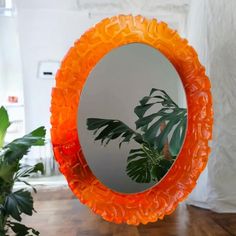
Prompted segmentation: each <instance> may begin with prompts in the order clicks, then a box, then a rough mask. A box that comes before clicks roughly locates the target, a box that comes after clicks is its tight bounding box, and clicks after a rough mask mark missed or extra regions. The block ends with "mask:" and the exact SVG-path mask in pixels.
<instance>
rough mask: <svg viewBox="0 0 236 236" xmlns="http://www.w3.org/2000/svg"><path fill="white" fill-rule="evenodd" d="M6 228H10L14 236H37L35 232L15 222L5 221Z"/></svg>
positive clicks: (37, 233)
mask: <svg viewBox="0 0 236 236" xmlns="http://www.w3.org/2000/svg"><path fill="white" fill-rule="evenodd" d="M7 226H8V227H10V228H11V229H12V231H13V232H14V233H16V236H26V235H39V232H38V231H37V230H35V229H33V228H30V227H27V226H25V225H23V224H20V223H17V222H12V221H7Z"/></svg>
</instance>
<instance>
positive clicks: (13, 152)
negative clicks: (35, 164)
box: [3, 127, 46, 163]
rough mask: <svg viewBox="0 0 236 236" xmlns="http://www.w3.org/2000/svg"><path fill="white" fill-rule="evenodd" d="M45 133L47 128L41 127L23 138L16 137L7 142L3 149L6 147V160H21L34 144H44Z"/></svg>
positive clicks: (9, 161) (11, 161) (12, 161)
mask: <svg viewBox="0 0 236 236" xmlns="http://www.w3.org/2000/svg"><path fill="white" fill-rule="evenodd" d="M45 134H46V130H45V128H44V127H40V128H38V129H36V130H34V131H33V132H31V133H29V134H27V135H25V136H23V137H22V138H18V139H15V140H14V141H13V142H11V143H9V144H7V145H6V146H4V147H3V149H5V154H4V158H5V160H6V161H7V162H8V163H14V162H18V161H20V160H21V159H22V157H23V156H24V155H26V154H27V153H28V151H29V149H30V148H31V147H32V146H42V145H44V142H45Z"/></svg>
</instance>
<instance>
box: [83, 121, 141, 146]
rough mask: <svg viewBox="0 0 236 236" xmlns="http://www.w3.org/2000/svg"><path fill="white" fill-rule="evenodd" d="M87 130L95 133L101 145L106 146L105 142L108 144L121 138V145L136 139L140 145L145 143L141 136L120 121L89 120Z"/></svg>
mask: <svg viewBox="0 0 236 236" xmlns="http://www.w3.org/2000/svg"><path fill="white" fill-rule="evenodd" d="M87 128H88V130H93V131H94V133H93V134H94V135H95V140H100V141H101V144H104V142H105V144H108V143H109V142H110V141H111V140H114V139H116V138H118V137H121V142H120V145H121V144H122V143H125V142H129V141H130V140H131V139H134V140H135V141H137V142H138V143H142V142H143V141H142V136H141V135H140V134H138V133H136V132H135V131H134V130H132V129H131V128H129V127H128V126H127V125H126V124H124V123H123V122H122V121H120V120H112V119H99V118H88V119H87ZM99 131H100V132H99Z"/></svg>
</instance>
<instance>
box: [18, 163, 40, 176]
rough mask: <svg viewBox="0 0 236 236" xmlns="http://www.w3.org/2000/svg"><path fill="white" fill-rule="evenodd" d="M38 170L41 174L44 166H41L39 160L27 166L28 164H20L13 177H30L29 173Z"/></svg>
mask: <svg viewBox="0 0 236 236" xmlns="http://www.w3.org/2000/svg"><path fill="white" fill-rule="evenodd" d="M38 172H40V173H41V174H44V166H43V163H41V162H40V163H37V164H36V165H34V166H29V165H25V166H20V169H19V170H18V171H17V173H16V175H15V179H17V178H26V177H30V176H31V174H33V173H38Z"/></svg>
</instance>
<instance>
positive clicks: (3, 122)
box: [0, 107, 11, 148]
mask: <svg viewBox="0 0 236 236" xmlns="http://www.w3.org/2000/svg"><path fill="white" fill-rule="evenodd" d="M10 124H11V123H10V121H9V117H8V113H7V110H6V109H5V108H4V107H1V108H0V148H1V147H2V146H3V144H4V138H5V135H6V132H7V128H8V127H9V126H10Z"/></svg>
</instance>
